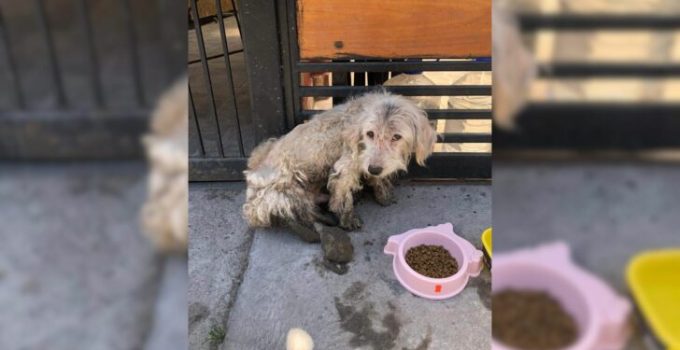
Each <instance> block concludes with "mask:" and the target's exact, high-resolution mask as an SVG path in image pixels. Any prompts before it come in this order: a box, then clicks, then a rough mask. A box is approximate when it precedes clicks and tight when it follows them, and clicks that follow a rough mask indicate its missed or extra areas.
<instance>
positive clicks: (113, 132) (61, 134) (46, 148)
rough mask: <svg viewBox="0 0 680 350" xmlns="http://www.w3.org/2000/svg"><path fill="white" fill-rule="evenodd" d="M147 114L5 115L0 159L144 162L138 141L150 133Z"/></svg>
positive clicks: (0, 128) (0, 131)
mask: <svg viewBox="0 0 680 350" xmlns="http://www.w3.org/2000/svg"><path fill="white" fill-rule="evenodd" d="M148 114H149V113H148V111H144V112H142V111H136V112H131V113H110V112H109V113H106V112H102V111H98V112H82V111H71V112H66V111H61V110H53V111H41V112H38V111H30V112H27V111H21V112H12V113H2V114H0V159H3V160H36V161H39V160H106V159H142V157H143V154H144V153H143V149H142V145H141V143H140V142H139V140H140V137H141V136H142V135H143V134H144V133H146V132H147V130H148V124H149V120H148ZM74 135H75V136H76V137H74ZM27 140H30V142H26V141H27Z"/></svg>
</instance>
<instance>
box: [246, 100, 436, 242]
mask: <svg viewBox="0 0 680 350" xmlns="http://www.w3.org/2000/svg"><path fill="white" fill-rule="evenodd" d="M435 141H436V134H435V132H434V130H433V129H432V127H431V126H430V123H429V122H428V119H427V116H426V114H425V112H424V111H423V110H421V109H420V108H418V107H417V106H416V105H415V104H414V103H412V102H411V101H409V100H407V99H406V98H404V97H401V96H397V95H392V94H389V93H385V92H379V93H369V94H366V95H363V96H361V97H359V98H356V99H352V100H350V101H349V102H347V103H344V104H342V105H339V106H336V107H335V108H333V109H331V110H329V111H325V112H323V113H320V114H318V115H316V116H315V117H314V118H312V120H310V121H309V122H307V123H304V124H301V125H298V126H297V127H296V128H295V129H293V130H292V131H291V132H290V133H288V134H287V135H285V136H283V137H281V138H280V139H270V140H267V141H265V142H263V143H262V144H260V145H259V146H258V147H257V148H256V149H255V150H253V152H252V155H251V157H250V159H249V161H248V169H247V170H246V171H245V172H244V174H245V176H246V181H247V185H248V190H247V194H246V203H245V205H244V206H243V213H244V216H245V218H246V220H247V221H248V223H249V224H250V225H251V226H255V227H258V226H259V227H262V226H271V225H273V224H275V223H276V222H277V220H283V221H286V220H296V221H299V222H303V223H313V222H314V213H315V211H316V210H317V203H318V201H320V200H323V196H324V195H323V192H325V190H327V191H328V192H329V193H330V198H329V209H330V211H331V212H333V213H334V214H336V215H337V216H338V218H339V220H340V226H341V227H343V228H345V229H350V230H351V229H356V228H358V227H360V226H361V221H360V219H359V218H358V217H357V216H356V214H355V213H354V205H353V201H354V193H355V192H357V191H359V190H360V189H362V186H363V185H364V184H368V185H369V186H372V187H373V189H374V193H375V198H376V200H377V201H378V202H379V203H381V204H383V205H388V204H389V203H391V202H392V199H393V198H392V184H391V178H392V177H393V175H394V174H396V173H397V172H398V171H399V170H403V171H405V170H407V166H408V164H409V161H410V159H411V156H412V154H415V159H416V161H417V163H418V164H420V165H424V163H425V160H426V159H427V157H428V156H429V155H430V154H431V152H432V146H433V144H434V142H435ZM380 168H381V171H380V172H379V173H378V172H377V170H380ZM370 170H373V172H374V174H371V171H370Z"/></svg>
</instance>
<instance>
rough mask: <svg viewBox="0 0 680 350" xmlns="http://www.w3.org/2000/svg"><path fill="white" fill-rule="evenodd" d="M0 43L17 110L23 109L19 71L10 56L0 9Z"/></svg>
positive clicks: (7, 37) (6, 32) (10, 50)
mask: <svg viewBox="0 0 680 350" xmlns="http://www.w3.org/2000/svg"><path fill="white" fill-rule="evenodd" d="M0 41H2V45H3V47H4V51H5V60H6V61H7V68H8V70H9V78H10V80H11V81H12V87H14V89H13V90H14V98H15V100H16V105H17V107H18V108H20V109H23V108H25V107H26V102H25V101H24V94H23V93H22V92H21V85H20V84H19V70H18V69H17V66H16V63H15V60H14V55H13V54H12V48H11V46H10V43H9V33H8V31H7V23H5V19H4V17H3V15H2V9H0Z"/></svg>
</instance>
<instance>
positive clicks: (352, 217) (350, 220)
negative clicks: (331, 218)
mask: <svg viewBox="0 0 680 350" xmlns="http://www.w3.org/2000/svg"><path fill="white" fill-rule="evenodd" d="M363 224H364V223H363V221H361V218H360V217H359V216H358V215H356V214H345V215H343V216H342V219H341V220H340V227H341V228H343V229H345V230H347V231H354V230H357V229H360V228H361V226H362V225H363Z"/></svg>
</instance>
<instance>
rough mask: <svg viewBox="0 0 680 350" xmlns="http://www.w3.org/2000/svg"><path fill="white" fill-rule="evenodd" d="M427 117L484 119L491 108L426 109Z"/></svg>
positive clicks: (305, 113)
mask: <svg viewBox="0 0 680 350" xmlns="http://www.w3.org/2000/svg"><path fill="white" fill-rule="evenodd" d="M321 112H323V110H304V111H301V112H300V113H299V115H300V116H301V117H302V118H303V120H307V119H309V118H311V117H312V116H313V115H315V114H317V113H321ZM425 112H427V117H428V118H429V119H430V120H437V119H448V120H465V119H475V120H480V119H481V120H484V119H489V120H490V119H491V115H492V113H491V110H490V109H426V110H425Z"/></svg>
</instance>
